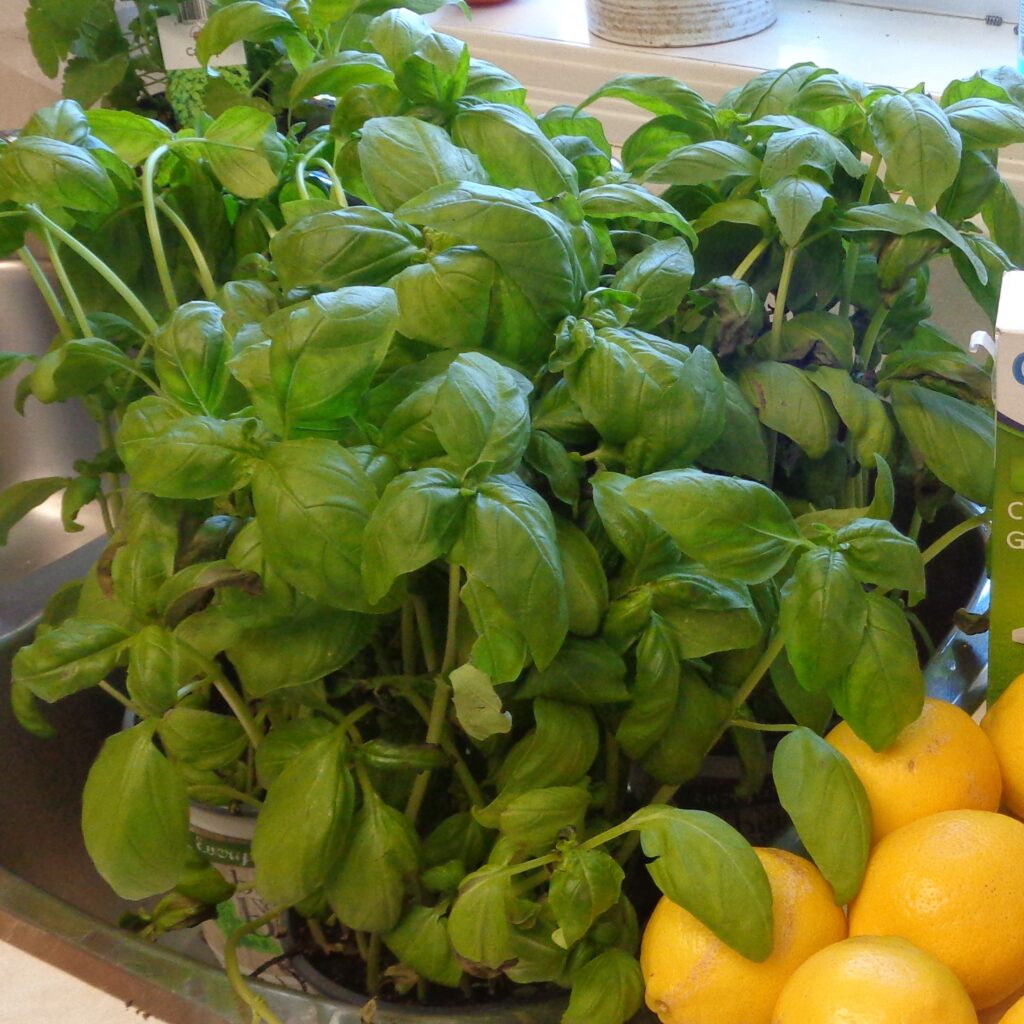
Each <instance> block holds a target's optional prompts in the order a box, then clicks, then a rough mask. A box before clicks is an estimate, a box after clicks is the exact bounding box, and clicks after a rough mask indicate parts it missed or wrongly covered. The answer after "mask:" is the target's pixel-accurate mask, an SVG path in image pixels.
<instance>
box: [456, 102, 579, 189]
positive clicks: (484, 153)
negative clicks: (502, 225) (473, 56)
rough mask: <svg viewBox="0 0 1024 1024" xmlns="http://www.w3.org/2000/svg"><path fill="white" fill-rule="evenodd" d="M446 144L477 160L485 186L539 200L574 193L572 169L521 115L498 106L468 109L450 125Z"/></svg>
mask: <svg viewBox="0 0 1024 1024" xmlns="http://www.w3.org/2000/svg"><path fill="white" fill-rule="evenodd" d="M452 138H453V139H454V140H455V141H456V142H457V143H458V144H459V145H460V146H464V147H465V148H466V149H468V150H470V151H471V152H473V153H475V154H476V155H477V157H479V159H480V163H481V164H482V165H483V167H484V169H485V170H486V172H487V174H488V176H489V177H490V179H491V181H493V182H494V183H495V184H496V185H500V186H502V187H503V188H525V189H529V190H530V191H531V192H536V193H537V195H539V196H540V197H541V199H551V198H553V197H554V196H558V195H561V194H562V193H563V192H568V193H570V194H575V193H577V192H578V191H579V185H578V183H577V178H576V168H575V167H573V165H572V164H571V163H570V162H569V161H568V160H566V158H565V157H564V156H562V154H561V153H559V152H558V150H557V149H556V148H555V146H554V145H552V143H551V142H550V140H549V139H548V138H547V136H546V135H545V134H544V133H543V132H542V131H541V129H540V128H539V127H538V125H537V122H536V121H534V119H533V118H532V117H531V116H530V115H529V114H527V113H526V112H525V111H523V110H519V109H518V108H516V107H510V106H506V105H505V104H502V103H474V104H473V105H472V106H471V107H464V108H462V109H461V110H460V111H459V112H458V114H456V116H455V119H454V121H453V122H452ZM469 180H478V179H475V178H473V179H469Z"/></svg>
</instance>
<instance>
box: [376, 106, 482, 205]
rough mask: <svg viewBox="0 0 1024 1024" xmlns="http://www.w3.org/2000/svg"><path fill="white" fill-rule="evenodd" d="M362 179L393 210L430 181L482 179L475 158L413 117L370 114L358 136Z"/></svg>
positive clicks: (440, 131)
mask: <svg viewBox="0 0 1024 1024" xmlns="http://www.w3.org/2000/svg"><path fill="white" fill-rule="evenodd" d="M359 161H360V164H361V166H362V168H363V179H364V180H365V182H366V186H367V188H369V190H370V192H371V193H372V194H373V198H374V200H375V201H376V203H377V205H378V206H380V207H381V208H382V209H384V210H395V209H397V208H398V207H399V206H401V205H402V203H405V202H408V201H409V200H410V199H414V198H415V197H416V196H418V195H419V194H420V193H421V192H425V191H426V190H427V189H428V188H433V186H435V185H443V184H445V183H446V182H454V181H477V182H486V181H487V174H486V172H485V171H484V169H483V167H482V166H481V164H480V161H479V159H477V157H476V156H475V155H474V154H473V153H470V152H468V151H467V150H465V149H460V148H459V147H458V146H456V145H453V143H452V141H451V139H450V138H449V137H448V134H447V132H445V130H444V129H443V128H440V127H438V126H437V125H434V124H430V122H428V121H423V120H421V119H420V118H418V117H374V118H371V119H370V120H369V121H367V122H366V123H365V124H364V125H363V127H362V129H361V134H360V137H359Z"/></svg>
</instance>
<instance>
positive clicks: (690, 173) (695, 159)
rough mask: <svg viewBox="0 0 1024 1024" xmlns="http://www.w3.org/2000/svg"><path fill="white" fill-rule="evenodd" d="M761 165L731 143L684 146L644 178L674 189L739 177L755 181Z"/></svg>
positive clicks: (653, 168) (749, 154) (716, 142)
mask: <svg viewBox="0 0 1024 1024" xmlns="http://www.w3.org/2000/svg"><path fill="white" fill-rule="evenodd" d="M760 170H761V161H760V160H758V158H757V157H756V156H754V155H753V154H752V153H748V152H747V151H746V150H745V149H742V148H741V147H740V146H737V145H735V144H733V143H731V142H719V141H714V142H698V143H696V144H695V145H691V146H683V147H682V148H680V149H677V150H676V151H675V152H674V153H670V154H669V155H668V156H667V157H665V158H664V159H663V160H660V161H659V162H658V163H656V164H655V165H654V166H653V167H652V168H650V170H648V171H647V172H646V173H645V174H644V179H645V180H646V181H654V182H664V183H667V184H671V185H704V184H707V183H708V182H714V181H721V180H722V179H723V178H729V177H732V176H734V175H738V176H741V177H744V178H748V177H753V176H755V175H756V174H758V173H759V172H760Z"/></svg>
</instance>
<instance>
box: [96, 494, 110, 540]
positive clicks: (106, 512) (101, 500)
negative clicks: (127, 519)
mask: <svg viewBox="0 0 1024 1024" xmlns="http://www.w3.org/2000/svg"><path fill="white" fill-rule="evenodd" d="M96 502H97V504H98V505H99V507H100V516H101V517H102V518H103V529H104V530H106V531H107V536H108V537H113V536H114V520H113V517H112V516H111V515H110V502H109V501H108V500H107V496H106V494H104V493H103V490H102V488H101V489H100V490H99V491H98V492H97V494H96Z"/></svg>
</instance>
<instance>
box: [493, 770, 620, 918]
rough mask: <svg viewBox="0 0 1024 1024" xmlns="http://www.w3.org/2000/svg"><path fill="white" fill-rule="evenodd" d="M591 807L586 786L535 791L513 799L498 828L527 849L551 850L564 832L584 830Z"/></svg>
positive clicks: (558, 787) (508, 804)
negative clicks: (588, 809) (584, 820)
mask: <svg viewBox="0 0 1024 1024" xmlns="http://www.w3.org/2000/svg"><path fill="white" fill-rule="evenodd" d="M589 806H590V793H589V791H588V790H587V788H586V787H585V786H549V787H548V788H546V789H531V790H528V791H527V792H525V793H520V794H519V795H518V796H515V797H513V798H512V799H511V800H509V802H508V803H507V804H506V805H505V807H504V809H503V810H502V812H501V815H500V817H499V819H498V828H499V829H500V831H501V833H502V835H504V836H507V837H508V838H509V839H510V840H511V841H512V842H514V843H515V844H516V845H517V846H519V847H521V848H522V849H524V850H527V851H534V850H537V851H540V850H548V849H550V848H551V847H552V846H554V845H555V842H556V840H557V839H558V837H559V835H561V834H562V833H563V832H566V831H567V830H574V831H576V832H581V831H582V830H583V819H584V817H585V816H586V812H587V808H588V807H589ZM612 863H614V861H613V862H612ZM616 866H617V865H616ZM612 902H614V900H613V901H612ZM602 912H603V911H602Z"/></svg>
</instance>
